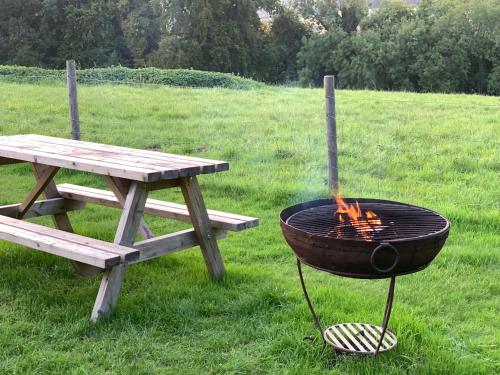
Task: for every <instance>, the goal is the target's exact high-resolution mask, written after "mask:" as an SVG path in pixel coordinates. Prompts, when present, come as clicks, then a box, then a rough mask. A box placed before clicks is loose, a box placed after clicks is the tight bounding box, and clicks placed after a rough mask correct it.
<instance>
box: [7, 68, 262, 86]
mask: <svg viewBox="0 0 500 375" xmlns="http://www.w3.org/2000/svg"><path fill="white" fill-rule="evenodd" d="M77 77H78V81H79V82H81V83H85V84H132V85H136V84H158V85H165V86H176V87H221V88H229V89H238V90H248V89H254V88H259V87H262V86H263V84H262V83H260V82H257V81H253V80H251V79H247V78H242V77H238V76H236V75H234V74H230V73H216V72H205V71H200V70H189V69H157V68H143V69H130V68H124V67H111V68H96V69H82V70H78V72H77ZM0 79H3V80H11V81H16V82H19V81H21V82H43V81H51V80H55V81H65V80H66V72H65V71H64V70H51V69H42V68H34V67H23V66H8V65H0Z"/></svg>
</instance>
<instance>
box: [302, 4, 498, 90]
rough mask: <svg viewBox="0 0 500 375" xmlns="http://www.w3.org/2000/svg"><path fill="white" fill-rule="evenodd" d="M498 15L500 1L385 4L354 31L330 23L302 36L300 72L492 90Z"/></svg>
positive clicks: (364, 83) (352, 81) (402, 86)
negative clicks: (341, 30)
mask: <svg viewBox="0 0 500 375" xmlns="http://www.w3.org/2000/svg"><path fill="white" fill-rule="evenodd" d="M319 2H321V1H319ZM324 2H327V0H325V1H324ZM499 20H500V3H498V2H495V1H492V0H478V1H474V2H472V1H468V0H462V1H460V2H458V3H457V2H456V1H441V2H432V1H423V2H422V3H421V5H420V6H419V7H417V8H412V7H408V6H404V5H403V4H402V3H400V2H385V3H384V6H383V7H382V8H380V9H379V10H377V11H376V12H373V13H372V14H371V15H370V16H366V17H364V18H363V19H361V21H360V23H359V30H358V31H351V32H349V31H348V30H346V29H345V28H344V29H343V30H344V31H345V33H344V34H339V31H338V26H337V27H331V28H329V29H328V30H326V31H325V32H324V33H321V34H317V35H314V36H312V37H311V38H310V39H309V40H306V41H305V42H304V44H303V47H302V49H301V51H300V53H299V54H298V58H299V66H300V77H301V80H302V82H303V83H304V84H315V85H316V84H318V83H319V81H320V79H321V77H322V75H323V74H325V73H334V74H336V75H337V77H338V86H339V87H348V88H371V89H379V90H412V91H424V92H427V91H438V92H472V93H490V94H492V93H495V92H497V91H496V90H497V89H496V87H497V84H496V82H497V78H496V77H497V74H498V73H497V70H495V69H494V67H495V66H496V65H497V64H498V61H500V22H499ZM339 36H340V38H339ZM325 50H326V51H328V53H327V56H325V52H324V51H325ZM317 56H320V58H319V59H316V57H317ZM318 60H319V61H318Z"/></svg>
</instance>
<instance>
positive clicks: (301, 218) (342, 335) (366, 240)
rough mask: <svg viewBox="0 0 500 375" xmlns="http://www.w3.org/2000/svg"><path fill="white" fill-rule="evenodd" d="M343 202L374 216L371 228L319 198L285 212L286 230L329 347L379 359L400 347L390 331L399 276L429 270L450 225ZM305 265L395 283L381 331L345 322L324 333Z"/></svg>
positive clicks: (417, 213)
mask: <svg viewBox="0 0 500 375" xmlns="http://www.w3.org/2000/svg"><path fill="white" fill-rule="evenodd" d="M344 202H345V203H344V204H345V206H346V207H353V206H354V207H356V208H357V210H358V211H359V212H368V213H370V217H368V216H366V217H367V218H368V219H369V220H365V223H366V224H365V223H362V222H361V223H355V225H353V224H352V223H347V222H346V220H345V219H343V218H342V217H340V216H339V215H338V214H336V212H338V205H337V204H335V203H333V202H332V200H331V199H319V200H314V201H309V202H303V203H299V204H296V205H294V206H291V207H288V208H285V209H284V210H283V211H282V212H281V214H280V223H281V229H282V232H283V235H284V237H285V239H286V241H287V243H288V245H290V247H291V248H292V250H293V251H294V253H295V256H296V258H297V269H298V272H299V277H300V283H301V285H302V290H303V292H304V297H305V299H306V301H307V306H308V307H309V310H310V311H311V315H312V317H313V319H314V322H315V324H316V327H317V328H318V330H319V331H320V334H321V337H322V339H323V341H324V343H326V344H329V345H331V346H332V347H333V348H335V349H336V350H338V351H340V352H346V353H353V354H371V355H377V354H378V353H379V352H384V351H387V350H390V349H392V348H394V347H395V346H396V345H397V339H396V336H395V335H394V333H392V332H391V331H390V330H388V329H387V325H388V323H389V318H390V316H391V310H392V302H393V299H394V286H395V283H396V276H400V275H407V274H410V273H414V272H418V271H421V270H423V269H424V268H426V267H427V266H428V265H429V264H430V263H431V262H432V260H433V259H434V258H435V257H436V255H437V254H438V253H439V251H440V250H441V248H442V247H443V245H444V243H445V241H446V238H447V237H448V233H449V230H450V223H449V221H448V219H446V218H445V217H444V216H442V215H441V214H439V213H437V212H434V211H432V210H429V209H427V208H422V207H417V206H413V205H409V204H405V203H399V202H394V201H387V200H380V199H368V198H346V199H345V201H344ZM375 213H376V215H377V216H376V219H373V217H374V215H375ZM356 217H362V215H360V214H358V215H357V216H356ZM302 264H306V265H308V266H310V267H312V268H316V269H317V270H320V271H323V272H328V273H331V274H334V275H337V276H342V277H349V278H356V279H390V283H389V291H388V294H387V302H386V305H385V311H384V318H383V321H382V326H375V325H372V324H366V323H341V324H335V325H332V326H330V327H328V328H327V329H325V330H324V329H323V327H322V326H321V323H320V321H319V319H318V317H317V315H316V313H315V311H314V308H313V306H312V303H311V300H310V298H309V294H308V292H307V288H306V285H305V282H304V277H303V274H302Z"/></svg>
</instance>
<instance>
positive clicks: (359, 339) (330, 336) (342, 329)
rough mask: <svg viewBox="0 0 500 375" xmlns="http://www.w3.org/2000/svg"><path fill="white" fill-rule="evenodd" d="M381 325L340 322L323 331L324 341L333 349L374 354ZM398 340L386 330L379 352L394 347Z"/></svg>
mask: <svg viewBox="0 0 500 375" xmlns="http://www.w3.org/2000/svg"><path fill="white" fill-rule="evenodd" d="M381 332H382V327H378V326H374V325H372V324H366V323H342V324H335V325H333V326H331V327H328V328H327V329H326V330H325V332H324V333H323V337H324V339H325V341H326V342H327V343H328V344H330V345H331V346H333V347H334V348H335V349H337V350H340V351H343V352H347V353H357V354H375V351H376V348H377V345H378V342H379V340H380V334H381ZM397 343H398V340H397V338H396V336H395V335H394V333H392V332H391V331H389V330H386V332H385V335H384V340H383V341H382V344H381V345H380V349H379V352H385V351H387V350H389V349H392V348H394V347H395V346H396V345H397Z"/></svg>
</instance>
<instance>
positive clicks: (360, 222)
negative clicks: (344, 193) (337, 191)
mask: <svg viewBox="0 0 500 375" xmlns="http://www.w3.org/2000/svg"><path fill="white" fill-rule="evenodd" d="M335 202H336V203H337V211H335V214H337V215H338V220H339V223H340V224H341V226H342V229H343V227H345V226H346V222H347V224H348V225H350V226H352V227H353V228H354V229H355V230H356V232H357V233H358V235H360V236H361V237H363V239H365V240H366V241H371V240H372V237H373V233H374V232H376V231H379V230H381V229H383V228H382V227H381V225H382V220H381V219H380V218H379V217H378V215H377V214H376V213H375V212H373V211H370V210H366V211H364V212H363V211H362V210H361V207H360V206H359V203H358V201H356V202H355V203H354V204H347V203H346V202H345V201H344V200H343V199H342V198H341V197H340V196H338V195H337V196H336V197H335ZM342 236H343V230H340V231H339V237H342Z"/></svg>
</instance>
